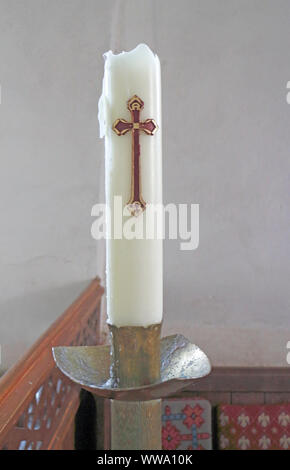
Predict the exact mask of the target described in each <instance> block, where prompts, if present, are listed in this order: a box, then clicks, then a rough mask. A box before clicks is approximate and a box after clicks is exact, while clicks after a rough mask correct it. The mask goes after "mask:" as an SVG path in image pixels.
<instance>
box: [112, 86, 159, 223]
mask: <svg viewBox="0 0 290 470" xmlns="http://www.w3.org/2000/svg"><path fill="white" fill-rule="evenodd" d="M143 108H144V102H143V101H142V100H141V98H139V96H137V95H134V96H133V97H132V98H131V99H130V100H129V101H128V109H129V111H130V113H131V116H132V121H131V122H128V121H126V120H125V119H117V120H116V121H115V122H114V124H113V130H114V131H115V132H116V134H117V135H119V136H120V135H125V134H127V132H129V131H132V167H131V197H130V199H129V201H128V203H127V207H128V209H129V211H130V212H131V214H132V215H134V216H135V217H137V216H138V215H139V214H140V213H141V212H142V211H143V210H145V207H146V202H145V201H144V199H143V197H142V194H141V174H140V143H139V132H140V131H143V132H145V134H148V135H154V134H155V132H156V131H157V129H158V126H157V124H156V122H155V121H154V119H146V120H145V121H140V113H141V110H142V109H143Z"/></svg>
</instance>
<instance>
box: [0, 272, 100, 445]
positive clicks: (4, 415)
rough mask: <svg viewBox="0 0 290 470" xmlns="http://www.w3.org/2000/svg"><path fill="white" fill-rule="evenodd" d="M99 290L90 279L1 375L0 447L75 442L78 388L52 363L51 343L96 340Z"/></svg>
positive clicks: (86, 343)
mask: <svg viewBox="0 0 290 470" xmlns="http://www.w3.org/2000/svg"><path fill="white" fill-rule="evenodd" d="M102 294H103V288H102V287H101V285H100V281H99V279H95V280H94V281H93V282H92V283H91V284H90V285H89V287H88V288H87V289H86V290H85V291H84V292H83V293H82V294H81V295H80V297H79V298H78V299H77V300H76V301H75V302H74V303H73V304H72V305H71V306H70V307H69V308H68V309H67V310H66V311H65V312H64V313H63V315H62V316H61V317H59V319H58V320H56V321H55V322H54V323H53V324H52V326H51V327H50V328H49V329H48V330H47V331H46V332H45V333H44V334H43V335H42V336H41V338H40V339H39V340H38V341H37V342H36V343H35V344H34V345H33V346H32V347H31V348H30V350H29V351H28V352H27V353H26V354H25V356H24V357H23V358H22V359H21V360H20V361H19V362H18V363H17V364H16V365H15V366H14V367H12V368H11V369H10V370H8V372H6V374H4V376H3V377H2V378H1V379H0V450H5V449H19V450H21V449H31V450H37V449H42V450H43V449H73V448H74V417H75V413H76V411H77V409H78V406H79V392H80V388H79V387H78V386H77V385H75V384H73V383H72V382H71V381H70V380H68V379H67V378H66V377H65V376H64V375H63V374H62V373H61V372H60V371H59V370H58V369H57V368H56V366H55V363H54V360H53V357H52V352H51V348H52V346H58V345H63V346H70V345H75V346H76V345H92V344H98V343H99V338H100V331H99V326H100V303H101V298H102Z"/></svg>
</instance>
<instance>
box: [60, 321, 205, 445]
mask: <svg viewBox="0 0 290 470" xmlns="http://www.w3.org/2000/svg"><path fill="white" fill-rule="evenodd" d="M109 329H110V336H111V345H105V346H70V347H65V346H60V347H55V348H53V356H54V359H55V362H56V364H57V366H58V367H59V368H60V370H61V371H62V372H63V373H64V374H65V375H66V376H68V377H69V378H70V379H71V380H72V381H73V382H75V383H78V384H80V385H81V386H82V387H83V388H84V389H86V390H88V391H90V392H91V393H93V394H94V395H95V396H96V397H103V398H109V399H111V448H112V450H119V449H123V450H124V449H126V450H127V449H128V450H153V449H157V450H159V449H161V399H162V398H165V397H168V396H169V395H172V394H174V393H176V392H180V391H181V390H182V389H183V388H185V387H186V386H189V384H190V383H191V382H193V381H196V380H197V379H200V378H202V377H205V376H206V375H208V374H209V373H210V370H211V366H210V362H209V359H208V358H207V356H206V355H205V354H204V352H203V351H201V349H199V348H198V346H196V345H194V344H192V343H190V342H189V341H188V340H187V339H186V338H185V337H184V336H182V335H172V336H167V337H165V338H162V339H160V332H161V324H155V325H150V326H149V327H148V328H144V327H138V326H137V327H134V326H128V327H120V328H118V327H116V326H113V325H110V326H109Z"/></svg>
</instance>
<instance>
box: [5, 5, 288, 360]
mask: <svg viewBox="0 0 290 470" xmlns="http://www.w3.org/2000/svg"><path fill="white" fill-rule="evenodd" d="M289 15H290V3H289V1H287V0H285V1H282V0H277V1H275V2H274V1H271V0H254V1H253V0H239V1H237V0H219V1H217V0H203V1H197V0H180V1H179V2H176V1H174V0H146V2H144V1H140V0H119V1H118V0H116V1H115V0H106V1H105V2H104V1H101V0H100V1H98V0H61V1H60V0H26V1H25V2H23V1H20V0H0V83H1V105H0V159H1V171H0V181H1V184H0V213H1V222H0V224H1V243H0V259H1V266H0V281H1V282H0V289H1V295H0V322H1V323H0V325H1V326H0V343H1V346H2V368H7V367H9V366H10V365H11V364H12V363H13V362H14V361H15V360H16V359H17V358H18V357H19V356H21V354H22V353H23V351H24V350H25V349H26V348H27V347H28V346H29V345H30V344H32V342H33V341H34V340H35V339H36V338H37V337H38V336H39V335H40V334H41V333H42V332H43V331H44V330H45V329H46V328H47V327H48V325H49V324H50V323H51V322H52V321H53V320H54V319H55V318H56V317H57V316H59V314H60V313H61V312H62V311H63V310H64V309H65V308H66V307H67V306H68V305H69V304H70V303H71V302H72V301H73V300H74V299H75V297H76V296H77V295H78V294H79V293H80V292H81V290H82V289H83V288H84V287H85V285H86V284H87V283H88V282H89V280H90V279H91V278H92V277H94V276H95V275H96V274H100V275H103V264H104V253H103V248H104V247H103V244H101V243H100V244H99V246H97V243H96V242H95V241H94V240H93V239H92V238H91V235H90V227H91V224H92V222H93V219H92V218H91V215H90V213H91V208H92V206H93V204H95V203H96V202H103V198H104V196H103V195H104V192H103V181H102V174H103V153H104V152H103V142H102V141H101V140H99V139H98V123H97V101H98V97H99V95H100V93H101V82H102V75H103V58H102V53H103V52H105V51H107V50H108V49H113V50H114V51H121V50H128V49H131V48H133V47H135V46H136V45H137V44H138V43H140V42H146V43H147V44H148V45H149V46H150V47H151V48H152V49H153V50H154V51H155V52H157V53H158V55H159V56H160V59H161V65H162V74H163V126H164V132H163V146H164V154H163V159H164V201H165V202H166V203H168V202H176V203H199V204H200V246H199V248H198V249H197V250H196V251H180V249H179V242H177V241H166V242H165V252H164V255H165V266H164V267H165V279H164V298H165V312H164V314H165V321H164V326H165V331H164V332H165V333H166V332H176V331H177V332H182V333H185V334H186V335H187V336H189V337H190V338H191V339H193V340H194V341H196V342H197V343H198V344H199V345H200V346H201V347H203V348H204V349H205V350H206V351H207V352H208V354H209V356H210V357H211V359H212V362H213V364H214V365H245V366H246V365H251V366H254V365H269V366H270V365H281V366H287V363H286V343H287V341H288V340H290V321H289V310H290V309H289V307H290V292H289V290H290V289H289V281H290V263H289V258H290V257H289V254H290V245H289V240H290V223H289V203H290V197H289V183H290V181H289V176H290V161H289V148H290V106H289V105H287V103H286V93H287V90H286V83H287V81H288V80H290V68H289V44H290V28H289Z"/></svg>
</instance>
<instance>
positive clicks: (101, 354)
mask: <svg viewBox="0 0 290 470" xmlns="http://www.w3.org/2000/svg"><path fill="white" fill-rule="evenodd" d="M160 347H161V357H160V379H159V380H158V381H156V382H154V383H151V384H149V385H143V386H141V387H134V388H118V386H116V384H115V383H114V382H113V380H112V378H111V375H110V367H111V348H110V346H109V345H101V346H68V347H67V346H58V347H55V348H53V355H54V359H55V362H56V364H57V366H58V367H59V368H60V370H61V371H62V372H63V373H64V374H65V375H66V376H67V377H69V378H70V379H71V380H72V381H73V382H75V383H78V384H80V385H81V386H82V387H83V388H84V389H86V390H88V391H90V392H92V393H93V394H94V395H97V396H100V397H103V398H110V399H113V400H121V401H147V400H155V399H160V398H165V397H167V396H168V395H172V394H174V393H176V392H179V391H181V390H182V389H184V388H185V387H186V386H189V385H190V383H192V382H193V381H195V380H196V379H200V378H202V377H205V376H206V375H208V374H209V373H210V371H211V365H210V361H209V359H208V358H207V356H206V355H205V353H204V352H203V351H202V350H201V349H200V348H199V347H198V346H196V345H195V344H192V343H191V342H190V341H189V340H188V339H186V338H185V337H184V336H183V335H179V334H177V335H172V336H166V337H164V338H162V339H161V343H160Z"/></svg>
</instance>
